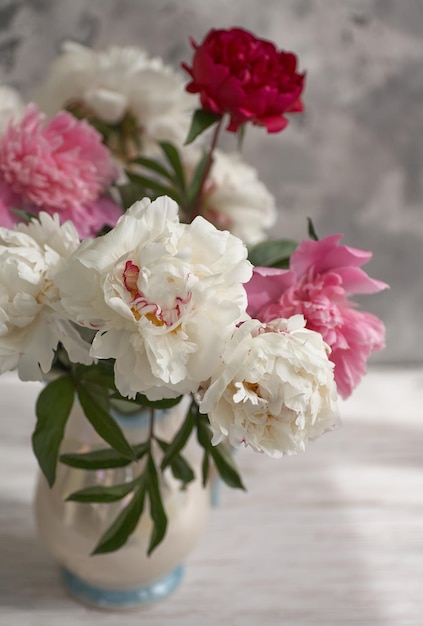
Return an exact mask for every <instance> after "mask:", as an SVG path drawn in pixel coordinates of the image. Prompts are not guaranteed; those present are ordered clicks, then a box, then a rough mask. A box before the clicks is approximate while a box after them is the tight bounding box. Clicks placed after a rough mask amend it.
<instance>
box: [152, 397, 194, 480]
mask: <svg viewBox="0 0 423 626" xmlns="http://www.w3.org/2000/svg"><path fill="white" fill-rule="evenodd" d="M196 406H197V405H195V407H196ZM195 413H196V411H195V409H194V402H193V403H192V404H191V406H190V408H189V410H188V411H187V414H186V417H185V420H184V422H183V424H182V425H181V427H180V428H179V430H178V432H177V433H176V435H175V436H174V438H173V439H172V441H171V442H170V443H169V447H168V449H167V450H166V452H165V454H164V457H163V459H162V462H161V466H160V467H161V469H162V470H164V469H166V467H168V466H169V465H171V463H172V462H173V460H174V458H175V457H176V455H178V454H179V453H180V452H181V450H182V448H183V447H184V446H185V444H186V442H187V441H188V439H189V436H190V435H191V433H192V430H193V428H194V424H195Z"/></svg>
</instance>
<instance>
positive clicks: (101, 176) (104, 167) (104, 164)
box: [0, 104, 122, 237]
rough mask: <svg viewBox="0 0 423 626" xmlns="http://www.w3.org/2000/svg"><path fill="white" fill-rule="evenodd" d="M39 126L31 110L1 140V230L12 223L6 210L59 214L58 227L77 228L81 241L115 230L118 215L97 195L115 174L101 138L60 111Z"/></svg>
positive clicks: (30, 107) (37, 116)
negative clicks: (110, 228)
mask: <svg viewBox="0 0 423 626" xmlns="http://www.w3.org/2000/svg"><path fill="white" fill-rule="evenodd" d="M43 124H44V116H43V115H42V114H40V113H39V112H38V109H37V108H36V106H35V105H34V104H30V105H28V107H27V109H26V111H25V114H24V116H23V118H22V119H21V120H20V121H17V122H12V123H10V124H9V125H8V127H7V129H6V131H5V133H4V135H3V137H2V138H1V141H0V209H1V216H0V219H1V220H2V225H5V226H10V222H11V221H12V222H14V221H16V220H15V218H14V216H13V214H11V213H10V211H7V209H10V208H19V209H22V210H25V211H28V212H30V213H33V214H38V212H39V211H40V210H44V211H46V212H48V213H50V214H53V213H58V214H59V215H60V221H61V222H64V221H66V220H67V219H70V220H72V221H73V222H74V223H75V225H76V228H77V230H78V233H79V235H80V236H81V237H86V236H88V235H95V234H96V232H98V231H99V230H100V229H101V228H102V226H104V225H105V224H108V225H110V226H113V225H114V224H115V223H116V221H117V219H118V218H119V217H120V215H121V213H122V212H121V210H120V207H119V206H118V205H117V204H116V203H114V202H113V201H112V200H110V199H109V198H107V197H102V195H101V194H103V193H104V191H105V190H106V188H107V186H108V185H109V184H110V183H111V182H112V181H113V179H114V178H115V177H116V175H117V172H116V168H115V166H114V165H113V161H112V159H111V156H110V153H109V151H108V149H107V148H106V147H105V146H104V145H103V144H102V141H101V136H100V134H99V133H98V132H97V131H96V130H95V129H94V128H92V127H91V126H90V125H89V124H88V123H87V122H85V121H84V120H77V119H76V118H74V117H73V116H72V115H71V114H70V113H67V112H64V111H62V112H60V113H58V114H57V115H56V116H55V117H53V118H52V119H51V120H50V121H49V122H47V124H45V126H43ZM11 205H13V206H11ZM3 216H4V220H3Z"/></svg>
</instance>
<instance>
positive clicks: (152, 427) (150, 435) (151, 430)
mask: <svg viewBox="0 0 423 626" xmlns="http://www.w3.org/2000/svg"><path fill="white" fill-rule="evenodd" d="M155 416H156V409H153V407H151V409H150V432H149V440H150V445H151V442H152V441H153V439H154V419H155Z"/></svg>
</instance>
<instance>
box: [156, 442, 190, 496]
mask: <svg viewBox="0 0 423 626" xmlns="http://www.w3.org/2000/svg"><path fill="white" fill-rule="evenodd" d="M156 441H157V443H158V444H159V446H160V447H161V449H162V450H163V452H166V451H167V449H168V448H169V446H170V444H169V443H168V442H167V441H163V439H159V438H158V437H156ZM170 469H171V470H172V474H173V475H174V477H175V478H176V480H180V481H181V482H182V483H183V485H184V486H185V485H188V483H190V482H191V481H193V480H194V478H195V474H194V471H193V469H192V467H191V466H190V465H189V463H188V462H187V461H186V460H185V459H184V457H183V456H182V455H181V454H177V455H175V456H174V457H173V460H172V462H171V464H170Z"/></svg>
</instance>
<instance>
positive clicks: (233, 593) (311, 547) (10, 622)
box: [0, 368, 423, 626]
mask: <svg viewBox="0 0 423 626" xmlns="http://www.w3.org/2000/svg"><path fill="white" fill-rule="evenodd" d="M37 391H38V389H37V385H33V384H28V383H26V384H23V383H19V381H17V380H16V379H15V377H14V376H13V375H9V374H7V375H4V376H3V377H0V397H1V405H0V406H1V416H0V625H1V626H26V625H31V626H32V625H35V626H38V625H39V626H52V625H54V626H57V625H59V626H67V625H74V624H75V625H81V626H88V625H90V626H91V625H93V626H94V625H100V624H101V625H102V626H109V625H110V626H111V625H113V626H132V625H140V624H143V625H148V626H150V625H151V626H153V625H154V626H163V625H164V624H168V623H169V624H172V626H173V625H175V626H179V625H181V626H182V625H183V626H194V625H195V626H203V625H206V626H209V625H210V626H215V625H220V624H222V625H224V626H241V625H243V626H244V625H245V626H255V625H257V626H262V625H263V626H264V625H283V626H314V625H316V626H317V625H318V626H352V625H355V624H357V625H358V624H360V625H365V626H378V625H382V624H383V625H384V626H421V625H422V624H423V368H422V369H420V370H419V369H410V370H407V369H403V370H392V369H391V370H390V369H387V370H382V369H379V370H372V371H371V372H370V374H369V375H368V376H367V378H366V379H365V380H364V381H363V383H362V384H361V386H360V388H359V389H358V390H357V391H356V392H355V394H354V396H353V398H351V399H350V400H349V401H347V402H345V403H342V407H341V409H342V415H343V428H341V429H340V430H338V431H336V432H333V433H330V434H327V435H325V436H324V437H323V438H321V439H319V440H318V441H316V442H314V443H313V444H311V445H310V446H309V448H308V450H307V451H306V453H304V454H303V455H300V456H297V457H290V458H285V459H282V460H281V461H274V460H271V459H268V458H265V457H264V456H261V455H257V454H255V453H253V452H251V451H247V450H246V451H242V452H239V454H238V457H237V458H238V462H239V464H240V466H241V468H242V471H243V475H244V480H245V483H246V485H247V487H248V491H249V493H248V494H244V493H238V492H234V491H232V490H229V489H227V488H223V490H222V497H221V505H220V507H218V508H217V509H215V510H213V511H212V514H211V518H210V522H209V525H208V530H207V533H206V534H205V535H204V537H203V539H202V542H201V543H200V545H199V546H198V548H197V550H196V551H195V553H194V554H193V555H192V556H191V557H190V558H189V560H188V563H187V569H186V575H185V579H184V582H183V584H182V586H181V587H180V588H179V589H178V590H177V591H176V592H175V594H174V595H173V596H171V597H170V598H168V599H167V600H166V601H165V602H163V603H161V604H159V605H155V606H152V607H150V608H148V609H143V610H142V611H141V612H137V613H124V614H116V613H115V614H113V613H101V612H98V611H94V610H90V609H87V608H85V607H83V606H80V605H78V604H76V603H75V602H74V601H73V600H72V599H71V598H69V597H67V595H66V594H65V593H64V591H63V590H62V587H61V584H60V580H59V576H58V570H57V566H56V564H55V562H54V561H53V560H52V558H51V557H50V556H49V555H48V554H47V553H46V551H45V549H44V548H43V546H42V545H40V543H39V542H38V540H37V537H36V534H35V529H34V523H33V518H32V509H31V500H32V495H33V488H34V479H35V475H36V465H35V461H34V459H33V456H32V452H31V449H30V434H31V432H32V428H33V415H32V413H33V401H34V397H35V396H36V394H37Z"/></svg>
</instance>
